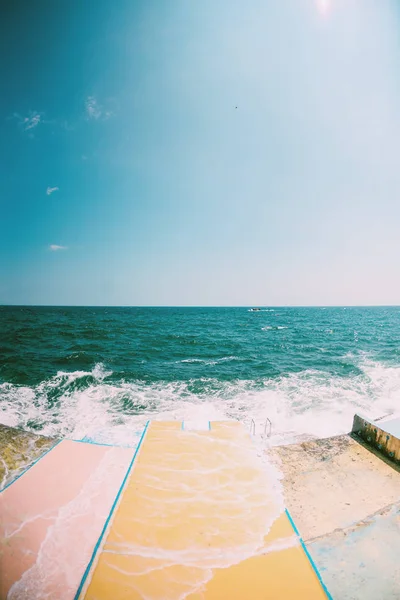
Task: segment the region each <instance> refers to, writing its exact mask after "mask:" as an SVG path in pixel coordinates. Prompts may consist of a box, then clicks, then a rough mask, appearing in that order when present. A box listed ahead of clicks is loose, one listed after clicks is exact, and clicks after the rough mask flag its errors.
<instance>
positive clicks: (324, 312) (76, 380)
mask: <svg viewBox="0 0 400 600" xmlns="http://www.w3.org/2000/svg"><path fill="white" fill-rule="evenodd" d="M399 409H400V307H377V308H375V307H367V308H355V307H347V308H346V307H338V308H324V307H321V308H279V307H265V308H262V309H261V310H259V311H256V312H253V311H251V310H250V308H246V307H244V308H101V307H96V308H89V307H85V308H76V307H66V308H63V307H7V306H1V307H0V422H1V423H4V424H7V425H11V426H17V427H22V428H25V429H28V430H31V431H35V432H38V433H42V434H46V435H57V436H67V437H71V438H74V439H81V438H83V437H84V436H88V437H90V438H91V439H94V440H97V441H102V442H113V443H115V442H117V443H129V442H130V441H131V440H132V439H133V438H134V436H135V435H136V432H137V431H138V430H140V428H141V427H142V425H143V423H144V422H145V421H146V420H147V419H149V418H151V419H168V420H169V419H180V420H181V419H184V420H185V421H191V422H202V421H207V420H213V419H227V418H232V419H239V420H241V421H243V422H244V423H245V424H246V425H247V426H250V423H251V420H252V419H254V421H255V423H256V434H257V435H260V434H262V433H263V428H264V423H265V421H266V419H267V418H269V419H270V420H271V422H272V434H271V437H270V439H269V441H268V443H271V444H274V443H282V442H290V441H296V440H299V439H305V438H306V437H310V436H317V437H320V436H326V435H332V434H336V433H343V432H346V431H348V430H350V428H351V424H352V417H353V414H354V413H355V412H356V411H361V412H363V413H364V414H367V415H369V416H372V417H379V416H382V415H384V414H392V413H396V412H397V411H398V410H399Z"/></svg>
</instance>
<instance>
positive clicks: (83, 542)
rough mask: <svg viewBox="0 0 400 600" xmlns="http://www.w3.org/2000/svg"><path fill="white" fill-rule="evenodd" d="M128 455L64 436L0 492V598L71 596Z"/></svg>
mask: <svg viewBox="0 0 400 600" xmlns="http://www.w3.org/2000/svg"><path fill="white" fill-rule="evenodd" d="M133 454H134V450H133V449H132V448H113V447H107V446H96V445H93V444H84V443H79V442H73V441H69V440H64V441H62V442H61V443H60V444H58V445H57V446H56V447H55V448H53V450H51V451H50V452H49V453H48V454H46V455H45V456H44V457H43V458H42V459H41V460H40V461H39V462H38V463H36V464H35V465H34V466H33V467H32V468H31V469H30V470H29V471H27V472H26V473H24V475H22V477H20V479H18V480H17V481H15V483H13V484H12V485H11V486H10V487H9V488H7V489H6V490H4V492H2V493H1V494H0V600H6V598H7V600H27V599H29V600H39V599H40V600H43V599H44V598H45V599H46V600H61V599H62V600H70V599H73V598H74V595H75V593H76V590H77V588H78V586H79V583H80V581H81V578H82V575H83V573H84V571H85V568H86V566H87V564H88V562H89V560H90V557H91V555H92V552H93V548H94V546H95V544H96V542H97V540H98V538H99V535H100V533H101V530H102V528H103V525H104V522H105V520H106V519H107V517H108V514H109V512H110V509H111V506H112V504H113V502H114V499H115V496H116V495H117V492H118V490H119V487H120V485H121V483H122V481H123V478H124V476H125V474H126V471H127V469H128V467H129V464H130V462H131V460H132V456H133Z"/></svg>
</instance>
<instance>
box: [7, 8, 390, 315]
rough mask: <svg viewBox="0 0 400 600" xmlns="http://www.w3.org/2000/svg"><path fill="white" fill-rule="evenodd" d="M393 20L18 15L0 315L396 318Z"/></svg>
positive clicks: (310, 13)
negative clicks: (195, 308) (241, 311)
mask: <svg viewBox="0 0 400 600" xmlns="http://www.w3.org/2000/svg"><path fill="white" fill-rule="evenodd" d="M396 4H397V3H396V2H395V0H379V2H377V1H376V0H279V2H275V1H272V0H271V1H266V0H251V1H250V2H249V3H245V2H243V1H240V2H239V1H236V0H218V1H215V0H202V2H187V1H186V0H170V1H168V2H167V1H161V0H159V1H156V0H146V1H143V2H139V1H136V2H134V1H133V0H126V1H125V0H117V1H116V2H109V1H108V0H98V2H96V3H86V2H81V1H78V0H69V1H68V2H53V1H52V0H38V1H37V2H34V3H32V2H21V1H20V0H16V1H15V2H11V3H8V7H7V8H3V9H2V17H1V19H0V45H1V56H2V57H3V59H2V61H1V64H0V75H1V80H2V82H3V91H2V94H1V97H0V129H1V131H0V152H1V155H0V156H1V161H0V201H1V219H0V302H1V303H5V304H8V303H13V304H64V305H67V304H89V305H90V304H93V305H96V304H98V305H108V304H111V305H120V304H121V305H253V304H255V305H257V304H262V305H280V304H283V305H291V304H294V305H301V304H306V305H314V304H322V305H329V304H400V280H399V278H398V277H397V274H398V260H399V257H400V236H399V222H400V197H399V196H400V193H399V192H400V168H399V166H400V165H399V162H400V45H399V27H400V22H399V9H398V6H396ZM236 107H237V108H236Z"/></svg>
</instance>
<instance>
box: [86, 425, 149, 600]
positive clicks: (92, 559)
mask: <svg viewBox="0 0 400 600" xmlns="http://www.w3.org/2000/svg"><path fill="white" fill-rule="evenodd" d="M149 423H150V421H147V423H146V426H145V428H144V429H143V433H142V435H141V437H140V440H139V444H138V446H137V448H136V450H135V453H134V455H133V457H132V460H131V462H130V464H129V467H128V469H127V471H126V473H125V477H124V479H123V481H122V483H121V486H120V488H119V490H118V493H117V495H116V496H115V500H114V502H113V505H112V507H111V509H110V512H109V514H108V517H107V519H106V522H105V523H104V526H103V529H102V531H101V533H100V537H99V539H98V540H97V543H96V545H95V547H94V549H93V553H92V556H91V558H90V561H89V563H88V566H87V567H86V570H85V572H84V574H83V577H82V581H81V583H80V585H79V588H78V591H77V592H76V594H75V597H74V600H78V598H79V596H80V595H81V592H82V589H83V586H84V585H85V582H86V579H87V576H88V575H89V572H90V569H91V568H92V565H93V562H94V559H95V557H96V554H97V551H98V549H99V547H100V544H101V542H102V539H103V537H104V534H105V532H106V530H107V527H108V524H109V522H110V520H111V517H112V515H113V512H114V510H115V507H116V506H117V503H118V500H119V498H120V496H121V494H122V490H123V489H124V487H125V484H126V482H127V479H128V477H129V475H130V473H131V470H132V467H133V463H134V462H135V458H136V456H137V453H138V452H139V448H140V446H141V445H142V442H143V439H144V436H145V434H146V431H147V428H148V426H149Z"/></svg>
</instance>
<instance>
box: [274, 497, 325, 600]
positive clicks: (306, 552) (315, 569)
mask: <svg viewBox="0 0 400 600" xmlns="http://www.w3.org/2000/svg"><path fill="white" fill-rule="evenodd" d="M285 513H286V515H287V518H288V519H289V521H290V524H291V526H292V527H293V529H294V532H295V534H296V535H297V537H298V538H299V541H300V544H301V547H302V548H303V550H304V552H305V554H306V556H307V558H308V560H309V561H310V564H311V566H312V568H313V570H314V573H315V574H316V576H317V577H318V581H319V582H320V584H321V586H322V588H323V590H324V592H325V594H326V597H327V598H328V600H333V598H332V596H331V595H330V593H329V592H328V588H327V587H326V585H325V583H324V582H323V580H322V577H321V574H320V572H319V571H318V568H317V565H316V564H315V562H314V561H313V558H312V556H311V554H310V553H309V551H308V550H307V546H306V545H305V543H304V542H303V538H302V537H301V535H300V533H299V530H298V529H297V527H296V525H295V522H294V521H293V519H292V516H291V514H290V512H289V511H288V509H287V508H285Z"/></svg>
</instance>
